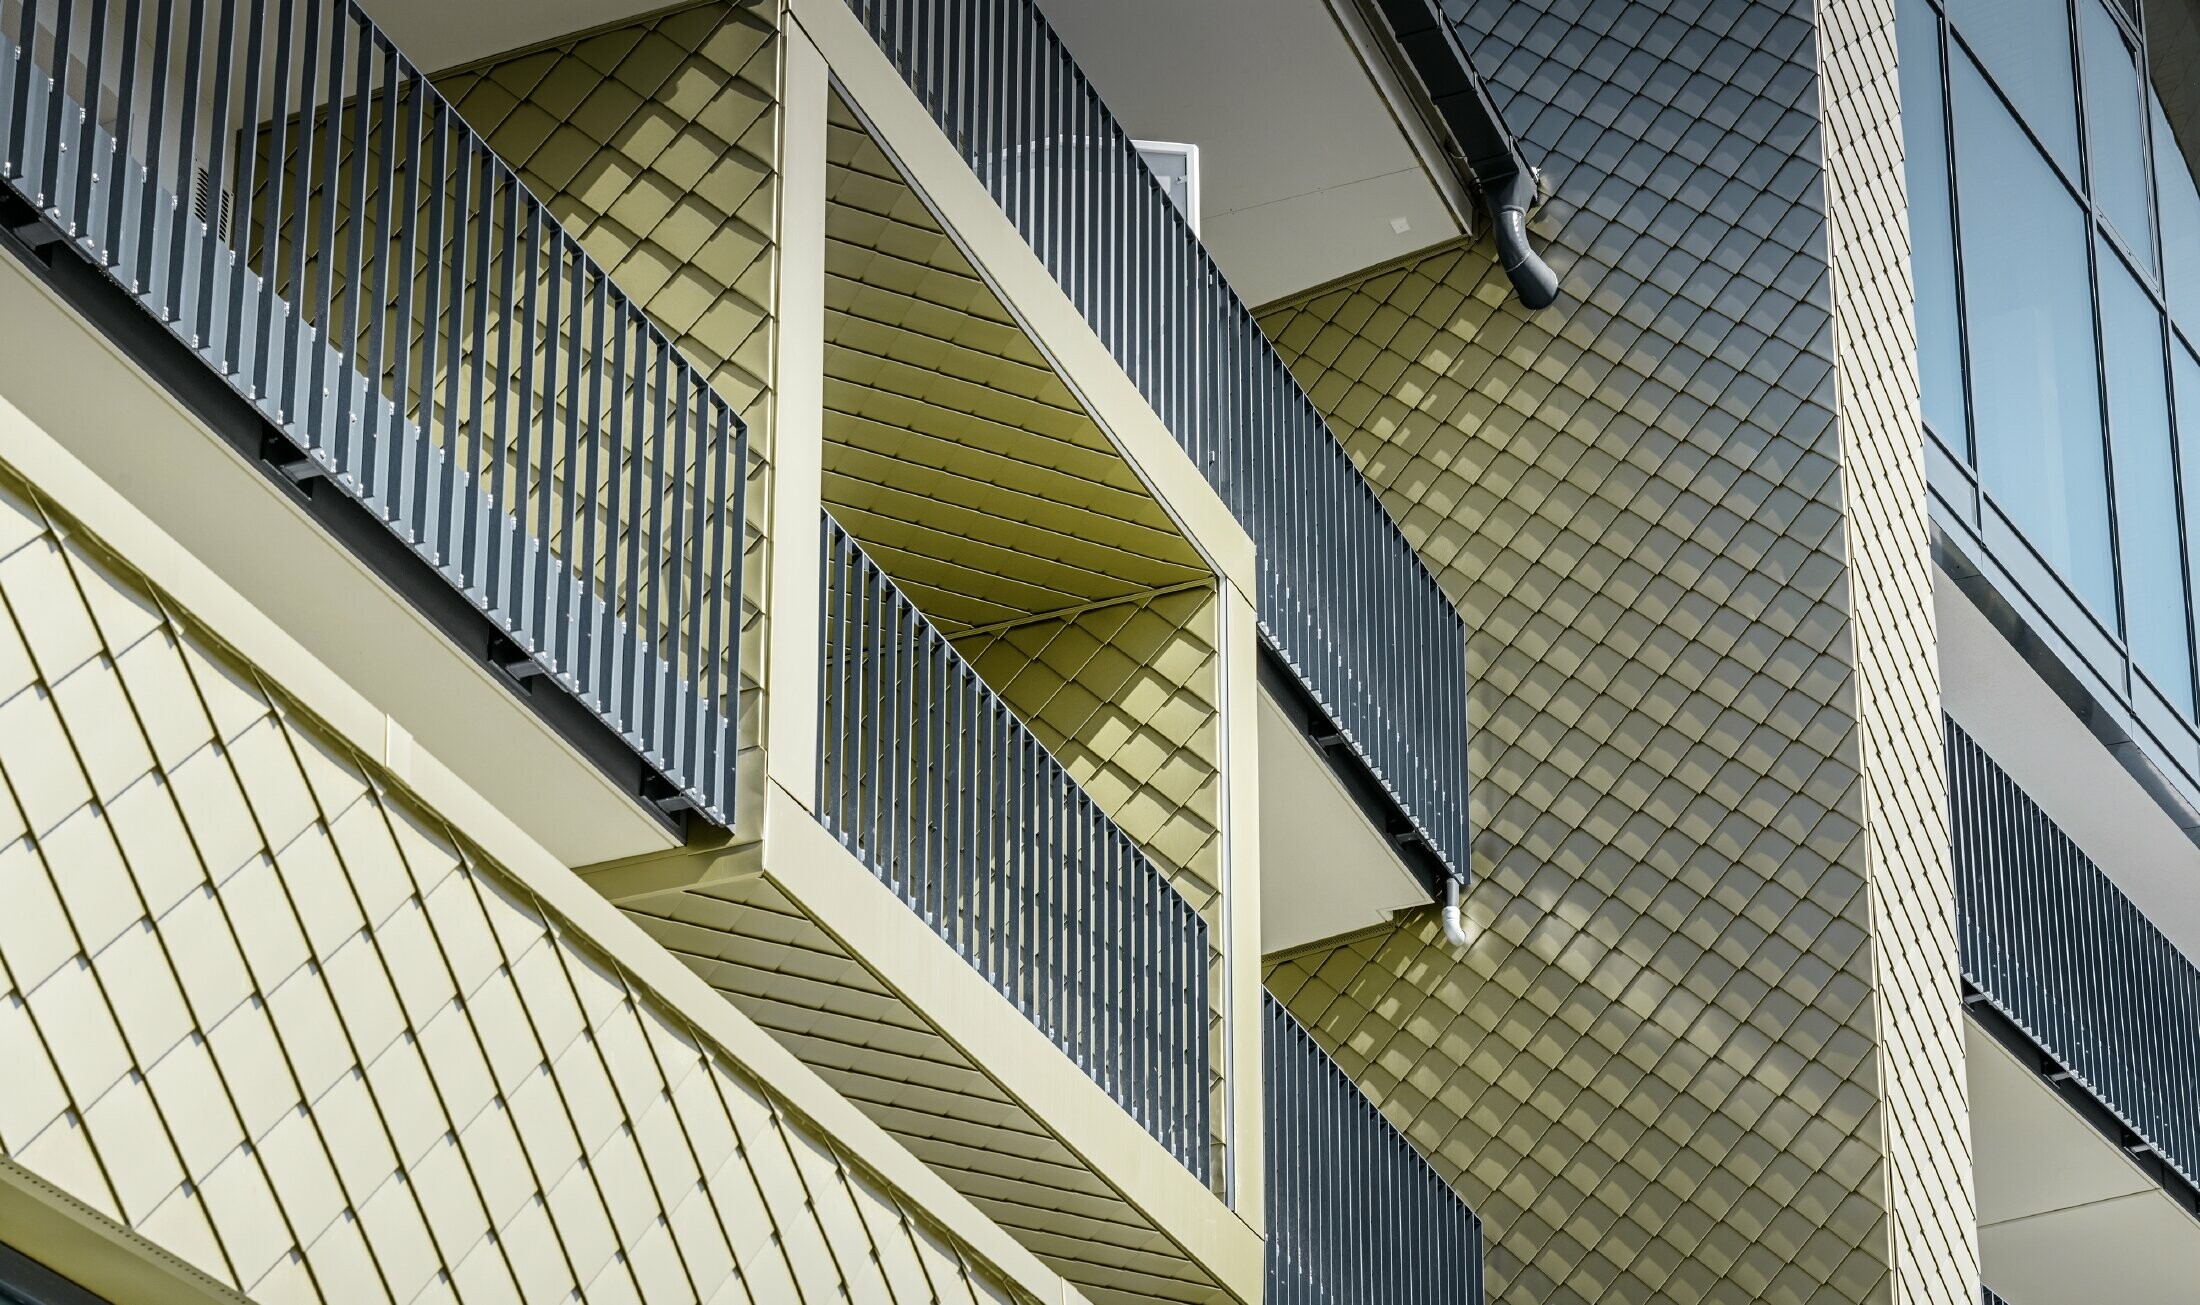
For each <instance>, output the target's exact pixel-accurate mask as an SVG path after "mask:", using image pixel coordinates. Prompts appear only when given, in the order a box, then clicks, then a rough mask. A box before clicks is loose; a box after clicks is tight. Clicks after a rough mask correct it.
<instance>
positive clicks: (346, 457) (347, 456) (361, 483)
mask: <svg viewBox="0 0 2200 1305" xmlns="http://www.w3.org/2000/svg"><path fill="white" fill-rule="evenodd" d="M336 25H337V27H338V28H339V29H343V28H346V27H348V26H350V24H348V23H346V22H345V21H344V20H343V19H342V18H338V19H337V20H336ZM374 35H375V33H374V31H373V29H372V28H363V29H362V30H361V31H360V32H359V53H358V55H357V56H356V63H355V65H354V67H353V69H352V76H353V78H354V83H355V84H354V87H353V90H352V102H353V105H354V107H353V109H352V111H351V138H350V144H351V208H350V211H349V214H348V219H347V220H348V225H349V226H350V230H349V231H348V232H347V233H346V235H345V238H344V289H343V295H344V304H345V308H346V310H347V311H346V312H345V314H344V336H343V341H344V347H343V349H342V351H341V352H340V353H339V354H338V357H337V360H336V361H337V364H338V370H337V375H336V376H335V377H334V378H333V379H334V380H335V381H336V383H337V384H338V385H339V386H340V387H341V389H340V391H339V393H338V394H337V396H336V432H335V433H336V440H335V452H336V474H337V477H338V478H339V479H340V480H343V481H344V482H345V483H348V484H351V485H353V486H355V487H356V488H358V489H359V490H360V491H362V492H366V493H371V492H372V491H373V488H374V481H373V479H372V477H371V475H370V474H369V466H370V464H369V461H368V459H369V458H370V457H371V456H372V455H371V454H370V452H369V451H368V450H367V449H366V448H365V447H364V446H362V447H360V448H359V449H357V450H354V449H353V448H352V439H351V427H352V422H353V420H354V418H353V416H352V411H351V396H352V390H353V388H354V387H355V384H356V381H355V379H354V376H353V373H354V372H355V371H357V369H358V367H357V363H356V362H349V360H351V359H353V358H355V357H356V356H357V354H358V351H359V333H360V330H361V323H362V321H363V319H364V314H365V313H366V311H367V308H366V304H367V302H368V301H369V298H370V296H369V293H368V291H369V285H368V282H367V280H366V274H367V269H366V268H365V267H364V266H363V265H362V262H361V260H362V258H363V257H364V250H365V244H366V230H365V228H366V225H367V155H368V154H370V153H372V150H371V149H370V148H369V144H370V142H371V141H372V139H373V136H374V94H373V90H374ZM383 116H384V118H388V117H389V116H390V115H388V114H386V113H385V114H384V115H383ZM341 121H342V118H340V117H339V116H338V114H337V106H336V105H335V104H331V105H330V106H329V125H330V127H331V128H332V129H333V128H334V127H335V126H336V125H337V124H338V123H340V122H341ZM329 161H330V166H331V170H332V171H333V170H334V165H335V163H336V151H335V150H333V149H331V150H330V151H329ZM385 161H386V160H385ZM379 190H380V194H379V196H378V198H377V200H376V203H377V204H378V205H380V206H381V207H382V208H383V209H386V208H387V204H388V196H389V187H388V186H387V185H384V186H382V187H380V188H379ZM330 191H331V193H332V194H333V193H334V187H333V186H332V187H331V188H330ZM388 230H389V226H388V219H387V217H386V216H385V217H384V218H383V219H382V221H381V222H380V223H378V224H377V225H376V226H375V229H374V235H375V239H376V240H377V241H380V240H383V239H384V238H385V236H386V234H387V232H388ZM387 262H388V259H387V257H386V256H384V257H377V258H376V259H375V260H374V280H373V284H372V291H373V294H372V296H371V298H372V302H373V304H374V310H373V311H374V312H376V313H380V312H381V309H382V297H381V296H382V285H383V282H382V278H383V271H384V266H385V264H386V263H387ZM329 333H330V334H331V335H334V334H335V323H334V322H333V321H332V322H331V323H330V331H329ZM376 336H377V339H379V336H380V332H379V331H377V332H376ZM324 352H326V351H324ZM368 352H369V357H370V359H371V361H370V362H369V364H368V371H367V373H366V375H365V376H364V377H363V378H360V379H363V380H364V381H365V382H366V386H365V391H366V392H365V394H364V396H363V397H362V402H363V406H364V407H365V409H366V411H364V412H361V413H360V414H359V416H358V420H359V421H361V422H362V423H364V422H365V421H367V420H371V418H370V417H369V416H368V414H369V413H371V412H372V411H373V408H374V400H375V396H377V395H379V394H380V393H381V391H382V368H381V360H380V358H379V357H378V356H376V355H375V350H374V348H373V347H372V346H370V347H369V351H368ZM347 363H348V365H347Z"/></svg>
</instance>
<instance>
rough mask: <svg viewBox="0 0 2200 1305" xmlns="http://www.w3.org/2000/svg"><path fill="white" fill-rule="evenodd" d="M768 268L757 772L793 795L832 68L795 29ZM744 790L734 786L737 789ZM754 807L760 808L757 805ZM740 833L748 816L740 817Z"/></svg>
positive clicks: (806, 613) (803, 757) (809, 789)
mask: <svg viewBox="0 0 2200 1305" xmlns="http://www.w3.org/2000/svg"><path fill="white" fill-rule="evenodd" d="M779 45H780V50H781V58H782V60H783V61H784V62H783V63H782V64H781V65H780V102H779V229H778V242H779V280H778V302H777V304H776V305H775V306H774V314H775V316H776V318H777V322H778V329H777V330H776V331H775V332H774V341H775V344H774V348H775V354H774V358H773V363H772V366H773V377H772V389H773V392H774V393H775V394H776V395H777V407H776V412H777V420H776V421H775V422H774V423H773V424H774V426H775V428H776V429H774V431H773V432H772V436H771V439H772V447H771V450H770V456H771V468H772V474H771V478H770V491H769V498H770V501H769V504H768V506H766V507H764V508H763V509H762V510H763V512H764V513H765V514H766V515H767V517H768V520H769V521H770V523H771V524H770V529H771V549H770V553H769V556H770V559H771V560H770V562H769V564H768V566H769V571H768V574H767V580H766V589H767V593H766V600H765V607H764V610H765V612H766V613H767V616H766V622H765V654H764V665H763V668H762V671H761V674H760V675H759V676H758V678H759V679H760V680H761V681H762V682H763V683H764V684H765V685H766V686H767V688H768V693H767V694H766V697H765V708H764V710H765V720H764V739H765V746H766V753H765V763H764V765H765V773H766V775H767V776H768V777H769V780H770V783H771V784H772V785H776V786H777V788H778V790H779V791H780V792H783V793H786V794H789V795H791V796H793V797H794V798H795V800H796V801H798V802H800V803H801V804H802V805H803V806H804V807H808V805H809V804H810V803H811V802H812V801H813V800H814V794H815V792H816V788H817V764H818V737H817V724H818V722H817V711H818V692H819V689H818V650H817V641H818V637H819V636H818V621H819V611H818V603H819V584H818V581H819V575H820V568H821V567H822V566H823V559H822V558H821V557H820V555H819V553H818V548H817V522H818V518H819V515H820V514H821V513H822V512H823V511H824V466H825V205H826V199H825V196H826V152H825V150H826V133H827V131H828V130H829V129H828V126H827V122H826V111H827V105H828V103H829V101H830V100H831V96H832V90H831V82H832V73H831V71H830V70H829V69H828V68H827V67H826V66H825V57H824V56H823V55H822V54H820V53H818V49H817V46H816V45H814V44H813V43H811V41H810V38H809V37H808V36H807V35H806V34H805V33H804V31H803V29H802V28H801V27H800V26H799V25H798V24H794V23H788V24H786V25H785V28H784V32H783V34H782V37H781V40H780V42H779ZM744 796H746V795H744ZM753 809H755V810H761V809H762V808H761V805H759V806H758V807H756V808H753ZM743 825H744V828H743V830H742V831H741V832H742V834H743V835H747V834H748V833H749V832H750V828H751V827H753V822H751V821H750V820H748V819H747V818H744V820H743Z"/></svg>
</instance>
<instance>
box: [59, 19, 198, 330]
mask: <svg viewBox="0 0 2200 1305" xmlns="http://www.w3.org/2000/svg"><path fill="white" fill-rule="evenodd" d="M70 8H73V6H70V5H64V6H62V12H64V13H66V12H67V11H68V10H69V9H70ZM184 25H185V29H186V30H185V31H184V34H183V50H184V53H183V99H182V101H181V102H180V103H179V104H178V105H177V106H176V109H177V113H176V118H177V122H178V125H179V126H180V127H181V131H180V133H179V134H178V138H177V144H176V185H175V193H174V195H173V196H172V197H171V199H172V202H173V204H174V206H175V207H174V213H175V216H174V218H173V219H172V220H171V221H170V222H169V224H168V269H167V271H168V298H167V312H166V313H165V314H163V317H164V318H165V320H168V321H172V322H174V323H176V324H177V325H178V326H179V327H184V328H186V329H188V327H189V325H190V319H189V318H188V317H187V316H186V313H187V311H188V309H187V306H186V305H185V303H184V296H185V294H186V293H188V292H189V291H190V290H193V289H198V290H200V291H201V293H202V297H203V292H204V287H203V286H200V285H198V284H196V283H195V282H194V281H193V280H192V278H190V277H189V276H188V275H187V274H186V269H187V268H188V266H189V261H188V259H187V257H186V254H187V251H186V249H185V245H186V242H187V240H188V235H187V229H188V228H189V226H190V224H191V219H192V216H193V215H192V213H191V209H190V205H191V195H192V187H193V186H194V183H195V178H194V176H193V174H192V169H193V167H195V166H196V163H197V156H198V132H199V74H200V73H201V72H202V71H203V69H204V65H205V63H206V0H191V9H190V12H189V14H188V15H187V16H186V17H185V19H184ZM163 49H164V50H165V49H166V47H163ZM220 180H221V179H220V178H219V177H209V178H208V179H207V188H208V190H209V192H210V193H212V194H213V195H214V199H213V202H214V203H215V204H217V205H218V204H219V203H220V202H221V201H220V194H219V192H218V191H216V190H215V189H214V188H215V187H216V186H218V185H219V184H220ZM213 217H214V214H213V213H212V211H211V210H210V211H209V213H208V219H209V225H211V223H212V218H213ZM203 339H205V336H204V335H203V334H201V335H198V336H196V337H194V338H193V340H192V345H193V347H194V348H195V347H196V346H197V344H198V342H199V341H200V340H203Z"/></svg>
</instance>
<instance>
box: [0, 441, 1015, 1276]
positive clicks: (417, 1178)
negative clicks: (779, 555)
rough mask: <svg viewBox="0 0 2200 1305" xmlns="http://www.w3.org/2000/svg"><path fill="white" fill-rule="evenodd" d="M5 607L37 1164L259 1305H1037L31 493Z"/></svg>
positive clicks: (29, 1089) (1, 578)
mask: <svg viewBox="0 0 2200 1305" xmlns="http://www.w3.org/2000/svg"><path fill="white" fill-rule="evenodd" d="M0 606H4V608H5V611H6V613H8V617H5V618H0V781H4V784H0V893H4V898H5V901H6V903H7V909H6V911H5V912H4V913H0V973H4V974H5V975H6V976H7V977H6V978H5V979H0V1063H4V1064H5V1066H6V1071H5V1072H4V1073H0V1155H4V1156H5V1157H6V1158H7V1159H8V1160H9V1161H10V1162H12V1163H14V1164H16V1165H20V1166H21V1167H22V1168H24V1169H26V1170H28V1171H30V1172H31V1173H33V1174H35V1175H37V1176H38V1177H39V1178H40V1179H43V1180H44V1181H46V1182H48V1183H50V1184H52V1185H53V1186H54V1187H55V1188H56V1189H58V1190H59V1191H61V1192H64V1193H66V1194H67V1195H68V1196H69V1197H70V1198H73V1199H74V1200H76V1201H78V1202H81V1203H82V1204H83V1206H84V1207H86V1208H87V1209H90V1210H94V1211H97V1212H98V1213H99V1214H101V1215H103V1216H105V1217H107V1218H109V1219H113V1220H115V1221H116V1222H118V1223H121V1224H123V1225H125V1226H127V1227H128V1228H130V1229H132V1230H134V1231H135V1232H136V1233H138V1234H139V1235H141V1236H142V1237H144V1238H145V1239H147V1240H148V1241H150V1242H151V1243H153V1244H154V1245H156V1246H158V1247H159V1248H161V1249H162V1250H163V1251H166V1252H167V1253H168V1254H170V1255H172V1256H174V1257H175V1258H176V1259H177V1260H179V1261H181V1262H183V1263H185V1264H188V1265H190V1266H191V1267H192V1268H194V1269H196V1270H198V1271H200V1272H202V1273H204V1274H206V1275H207V1276H208V1277H210V1278H212V1279H214V1280H216V1281H217V1282H219V1283H221V1284H222V1285H223V1286H224V1287H227V1288H229V1289H231V1290H233V1291H236V1292H239V1293H243V1294H244V1295H246V1296H249V1297H250V1298H251V1299H253V1300H261V1301H274V1300H284V1301H310V1302H318V1301H323V1300H327V1301H358V1300H367V1299H374V1300H392V1299H394V1300H414V1299H418V1298H420V1297H421V1296H423V1295H436V1294H438V1293H441V1297H442V1298H443V1299H455V1300H459V1301H513V1300H528V1301H550V1300H566V1299H575V1298H579V1299H589V1300H604V1299H611V1298H625V1299H640V1300H651V1301H657V1300H712V1299H725V1298H729V1297H730V1298H733V1299H751V1300H758V1301H789V1300H797V1299H805V1300H833V1299H842V1298H847V1299H856V1300H879V1301H911V1302H914V1301H924V1302H933V1301H941V1300H952V1301H956V1302H959V1303H960V1305H976V1303H977V1302H979V1301H1003V1300H1008V1299H1010V1298H1011V1297H1012V1296H1013V1295H1014V1292H1013V1291H1012V1289H1011V1287H1010V1286H1009V1284H1007V1283H1006V1282H1004V1281H1002V1280H1001V1278H1000V1277H999V1275H998V1273H997V1272H996V1271H994V1270H992V1269H989V1268H987V1267H985V1266H984V1265H983V1264H982V1263H980V1262H979V1261H978V1259H977V1258H976V1257H975V1256H973V1255H971V1254H970V1253H969V1252H968V1249H967V1248H966V1247H964V1246H962V1245H961V1244H959V1243H958V1242H957V1241H956V1240H954V1239H953V1238H952V1237H950V1236H949V1235H947V1234H946V1233H945V1232H944V1231H943V1230H942V1229H941V1227H940V1226H939V1225H938V1224H937V1223H935V1222H933V1221H932V1220H931V1219H930V1218H928V1217H927V1216H926V1214H925V1212H924V1211H922V1210H921V1209H917V1208H913V1207H912V1206H911V1205H910V1204H909V1203H908V1202H907V1201H905V1200H902V1199H900V1198H897V1197H896V1196H895V1195H893V1194H892V1193H891V1192H889V1191H887V1190H885V1189H883V1188H882V1187H881V1186H880V1184H879V1183H878V1181H877V1180H876V1178H875V1176H874V1175H871V1174H869V1173H867V1172H866V1171H865V1170H863V1169H862V1168H861V1167H859V1165H858V1164H857V1163H856V1162H854V1161H853V1160H852V1159H851V1158H850V1157H848V1156H847V1155H846V1153H845V1152H843V1151H842V1150H841V1149H840V1147H839V1144H838V1143H837V1142H836V1141H835V1139H833V1138H830V1137H826V1136H823V1135H822V1134H821V1133H820V1132H819V1131H818V1130H817V1129H816V1127H814V1126H813V1125H811V1124H809V1123H807V1122H806V1121H805V1119H804V1118H803V1114H802V1105H801V1103H792V1102H789V1101H788V1100H786V1099H785V1098H784V1097H783V1096H781V1095H778V1094H777V1093H776V1092H775V1089H774V1088H773V1087H772V1086H770V1085H769V1084H767V1083H765V1082H763V1081H762V1080H760V1079H759V1078H758V1077H756V1076H754V1075H752V1074H751V1073H750V1072H748V1070H746V1069H745V1068H743V1067H742V1066H741V1065H739V1064H737V1063H736V1062H735V1061H734V1060H733V1059H732V1058H731V1057H730V1056H729V1054H728V1051H727V1049H725V1048H723V1047H721V1046H719V1045H718V1044H717V1043H715V1042H714V1041H712V1040H711V1039H710V1038H709V1037H708V1036H706V1035H705V1034H703V1033H702V1032H700V1031H699V1030H698V1029H697V1028H696V1027H695V1026H694V1025H692V1024H690V1023H688V1022H687V1021H686V1020H685V1019H684V1018H683V1016H682V1015H681V1013H680V1012H679V1011H678V1010H677V1009H676V1008H674V1007H673V1006H672V1005H671V1004H669V1003H668V1002H666V1001H665V1000H663V999H662V998H661V997H660V996H659V995H657V994H655V993H653V992H652V991H651V990H650V989H649V988H647V987H646V986H645V985H643V984H642V983H641V982H639V981H638V980H637V979H636V978H635V977H634V976H633V975H632V974H631V973H630V972H628V971H627V970H626V969H624V968H623V967H622V966H621V965H620V964H618V963H617V961H616V960H614V959H613V958H612V957H611V956H609V955H608V954H607V953H606V951H605V950H603V947H602V946H601V945H599V944H602V943H604V942H605V941H606V940H603V939H597V938H592V937H590V936H587V935H586V934H585V933H584V932H583V931H581V930H579V929H577V928H576V927H575V926H574V925H573V923H572V922H571V921H569V920H566V919H564V918H561V917H560V916H558V915H556V914H555V913H554V912H553V911H551V910H550V909H549V907H548V906H547V905H546V904H545V903H544V902H543V901H541V900H540V899H538V898H537V897H536V896H535V895H534V893H533V892H532V891H530V889H529V888H528V886H527V884H526V882H524V881H522V880H521V879H520V878H519V877H517V876H514V875H512V874H509V873H507V872H506V870H505V868H504V867H501V866H499V865H497V864H495V863H494V862H492V861H490V860H489V859H488V858H487V857H485V856H484V855H483V854H482V853H481V852H480V851H479V850H478V849H477V848H475V847H474V846H473V845H471V844H470V843H469V842H468V841H467V837H466V831H464V830H463V829H460V828H454V827H453V826H452V825H450V824H448V823H446V821H445V820H444V819H443V818H442V817H440V816H439V815H437V814H436V813H433V812H430V811H426V810H423V809H422V808H421V807H420V806H419V805H418V804H417V802H415V801H414V800H413V799H412V798H411V797H409V796H408V795H407V794H405V793H404V792H403V791H402V790H401V789H399V788H398V787H397V786H396V785H395V784H394V783H393V782H392V781H391V779H390V777H389V776H388V775H387V774H385V773H383V772H382V771H380V770H379V769H378V767H377V763H376V760H375V759H373V758H369V757H365V756H362V755H360V754H359V753H357V752H355V751H353V750H352V749H351V748H350V747H348V746H347V745H345V744H344V743H343V742H341V741H340V740H338V739H337V738H335V737H334V736H332V735H330V734H329V733H327V732H326V731H324V730H323V729H322V728H321V726H320V725H319V724H317V723H316V722H315V721H314V720H313V718H312V717H311V716H310V715H309V714H308V713H307V712H306V711H305V710H304V709H303V708H302V707H301V706H300V705H299V704H298V703H297V702H296V701H294V700H293V699H292V698H290V697H288V696H287V695H286V693H285V690H284V688H283V686H281V685H278V684H274V683H271V682H270V680H269V677H268V676H267V674H266V672H265V671H264V670H263V669H261V668H257V667H254V666H251V665H248V664H245V663H242V662H240V661H237V660H235V659H234V658H233V657H231V656H230V655H229V654H228V653H227V652H226V651H225V650H224V649H223V647H222V645H221V643H220V633H221V632H219V631H210V630H208V629H206V628H204V627H202V626H200V625H198V624H197V623H195V622H194V621H193V620H191V619H190V618H189V617H187V616H185V615H183V614H182V613H181V612H180V611H179V609H178V607H177V605H176V604H175V602H174V601H173V599H172V598H171V597H170V596H169V595H166V594H162V593H160V592H158V591H156V590H154V589H152V588H151V587H149V586H148V585H147V584H146V583H145V582H144V581H143V580H142V579H141V578H140V577H138V576H136V575H135V574H133V573H132V571H131V570H130V567H129V563H128V560H127V559H123V558H118V557H116V556H114V555H112V554H109V553H106V552H104V551H103V550H102V547H101V545H100V543H99V542H98V541H97V540H95V539H93V538H91V537H89V536H87V535H86V534H85V533H84V532H83V531H82V530H81V529H79V528H77V527H76V526H75V524H74V523H72V522H69V521H66V520H64V519H61V518H59V517H58V516H56V515H55V514H53V513H51V512H50V511H49V510H47V509H46V508H45V507H44V506H43V505H42V504H40V503H39V501H38V500H37V498H36V496H35V494H33V493H32V492H30V491H28V490H27V489H26V488H25V487H24V486H22V485H21V484H19V483H17V482H15V481H14V480H13V478H12V473H7V474H0ZM549 872H550V873H563V872H562V871H561V870H558V869H557V868H556V867H549ZM620 941H621V945H627V946H640V947H647V946H650V944H649V943H647V942H645V941H644V940H642V939H641V938H639V937H632V936H629V937H628V938H626V939H623V940H620ZM706 1000H712V1001H715V999H714V998H706ZM725 1014H726V1017H728V1018H734V1019H738V1018H740V1017H739V1016H735V1015H732V1013H731V1012H726V1013H725ZM811 1082H812V1083H813V1084H814V1083H815V1080H811Z"/></svg>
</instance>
